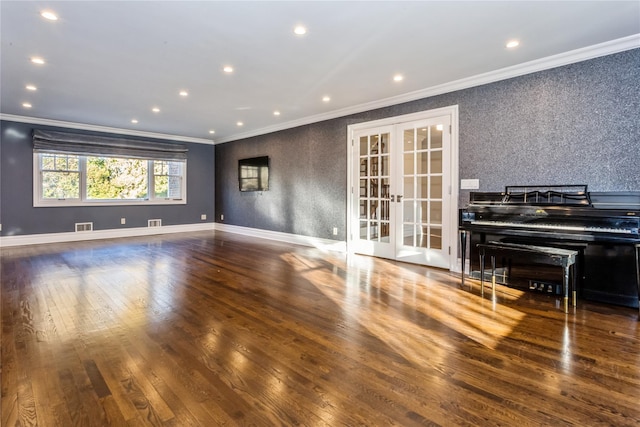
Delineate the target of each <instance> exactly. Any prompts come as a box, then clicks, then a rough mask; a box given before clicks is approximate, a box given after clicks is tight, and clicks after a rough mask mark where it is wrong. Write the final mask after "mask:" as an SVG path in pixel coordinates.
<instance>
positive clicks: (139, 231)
mask: <svg viewBox="0 0 640 427" xmlns="http://www.w3.org/2000/svg"><path fill="white" fill-rule="evenodd" d="M213 229H214V225H213V223H211V222H207V223H198V224H182V225H165V226H162V227H132V228H117V229H111V230H94V231H83V232H78V233H75V232H70V233H45V234H26V235H20V236H2V237H0V247H10V246H24V245H40V244H44V243H62V242H78V241H82V240H97V239H117V238H120V237H136V236H150V235H153V234H169V233H187V232H190V231H213Z"/></svg>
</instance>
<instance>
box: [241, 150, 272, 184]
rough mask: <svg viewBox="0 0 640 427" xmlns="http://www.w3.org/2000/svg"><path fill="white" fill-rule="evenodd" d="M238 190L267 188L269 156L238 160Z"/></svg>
mask: <svg viewBox="0 0 640 427" xmlns="http://www.w3.org/2000/svg"><path fill="white" fill-rule="evenodd" d="M238 182H239V184H240V191H266V190H268V189H269V157H268V156H262V157H252V158H250V159H240V160H238Z"/></svg>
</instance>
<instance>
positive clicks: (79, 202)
mask: <svg viewBox="0 0 640 427" xmlns="http://www.w3.org/2000/svg"><path fill="white" fill-rule="evenodd" d="M66 154H68V155H77V156H78V157H79V169H80V198H72V199H45V198H43V194H42V169H41V165H42V161H41V158H42V156H47V155H66ZM87 157H106V158H126V157H120V156H108V155H99V154H90V155H85V154H80V155H78V154H75V153H54V152H34V153H33V206H34V207H55V206H59V207H63V206H135V205H185V204H187V161H186V160H172V159H142V160H146V161H147V198H145V199H100V200H95V199H88V198H87ZM154 161H166V162H180V163H182V175H181V191H180V194H181V196H182V197H181V198H169V197H166V198H161V197H155V188H154V184H155V179H154V178H155V175H154V167H153V166H154V164H153V162H154Z"/></svg>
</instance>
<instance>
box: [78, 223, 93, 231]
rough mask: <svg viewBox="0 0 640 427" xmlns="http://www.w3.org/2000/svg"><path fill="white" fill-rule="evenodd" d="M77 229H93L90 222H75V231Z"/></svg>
mask: <svg viewBox="0 0 640 427" xmlns="http://www.w3.org/2000/svg"><path fill="white" fill-rule="evenodd" d="M79 231H93V223H92V222H76V233H77V232H79Z"/></svg>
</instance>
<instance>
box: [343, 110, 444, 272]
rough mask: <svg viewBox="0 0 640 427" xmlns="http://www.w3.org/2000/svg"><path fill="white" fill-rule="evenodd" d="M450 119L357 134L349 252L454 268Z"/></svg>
mask: <svg viewBox="0 0 640 427" xmlns="http://www.w3.org/2000/svg"><path fill="white" fill-rule="evenodd" d="M450 125H451V117H450V116H449V115H443V116H437V117H433V118H429V119H422V120H415V121H411V122H405V123H400V124H394V125H389V126H379V127H371V128H364V129H360V130H356V131H354V133H353V139H352V156H351V158H352V160H353V162H352V165H351V173H352V182H353V183H354V186H353V187H354V188H353V194H352V196H351V200H352V211H351V231H352V232H351V239H350V250H352V251H353V252H356V253H361V254H366V255H373V256H379V257H383V258H390V259H397V260H401V261H407V262H412V263H419V264H425V265H431V266H436V267H442V268H449V266H450V250H451V249H450V242H449V240H450V237H449V236H450V234H451V232H450V227H451V224H450V222H451V221H450V220H449V214H448V213H449V210H450V208H451V205H450V204H451V191H450V182H451V170H450V169H451V168H450V159H451V150H450V147H451V133H450V129H451V127H450Z"/></svg>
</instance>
